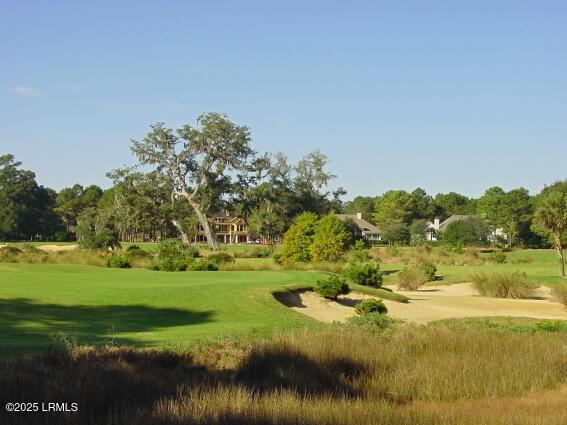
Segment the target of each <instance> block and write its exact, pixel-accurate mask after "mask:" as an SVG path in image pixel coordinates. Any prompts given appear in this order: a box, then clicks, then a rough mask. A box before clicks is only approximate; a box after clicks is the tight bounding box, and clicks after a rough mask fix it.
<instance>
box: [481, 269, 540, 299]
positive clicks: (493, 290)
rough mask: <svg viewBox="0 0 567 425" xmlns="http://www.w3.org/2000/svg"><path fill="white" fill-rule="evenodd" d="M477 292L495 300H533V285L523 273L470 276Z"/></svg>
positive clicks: (534, 286) (535, 286)
mask: <svg viewBox="0 0 567 425" xmlns="http://www.w3.org/2000/svg"><path fill="white" fill-rule="evenodd" d="M471 280H472V282H473V283H474V286H475V288H476V289H477V290H478V292H479V293H480V294H481V295H483V296H487V297H495V298H533V297H534V296H535V289H536V288H537V285H534V284H532V283H530V282H529V281H528V277H527V276H526V274H525V273H521V272H519V271H516V272H513V273H492V274H486V273H477V274H474V275H472V276H471Z"/></svg>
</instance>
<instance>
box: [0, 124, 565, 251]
mask: <svg viewBox="0 0 567 425" xmlns="http://www.w3.org/2000/svg"><path fill="white" fill-rule="evenodd" d="M131 150H132V153H133V154H134V156H135V157H136V159H137V160H138V164H137V165H136V166H134V167H129V168H121V169H116V170H112V171H110V172H109V173H108V174H107V177H108V178H109V179H110V180H111V181H112V185H111V187H109V188H108V189H106V190H103V189H101V188H100V187H98V186H96V185H90V186H89V185H82V184H79V183H77V184H74V185H73V186H70V187H66V188H63V189H62V190H60V191H59V192H56V191H54V190H52V189H49V188H46V187H43V186H41V185H39V184H38V183H37V182H36V178H35V174H34V173H33V172H32V171H29V170H25V169H23V168H22V166H21V163H20V162H18V161H16V160H15V159H14V157H13V155H9V154H7V155H2V156H0V240H2V241H6V240H40V239H41V240H47V241H48V240H73V239H74V238H75V237H76V236H77V235H78V237H79V240H80V242H81V243H82V244H89V242H87V240H90V239H92V240H94V238H95V237H96V236H97V234H98V235H99V239H101V238H103V239H104V238H106V240H107V241H109V244H111V245H112V244H113V243H114V242H113V241H112V240H111V239H112V238H114V239H116V240H121V241H127V242H142V241H160V240H163V239H169V238H180V239H181V240H182V241H183V242H184V243H185V244H186V245H189V244H190V243H191V242H192V241H194V240H195V238H194V236H195V234H196V232H197V229H198V228H199V229H200V230H202V231H204V233H205V235H206V238H207V241H208V242H209V244H210V246H211V248H213V249H216V248H218V242H217V238H216V235H215V228H214V226H212V225H211V224H210V222H211V218H212V217H213V216H214V215H217V214H221V213H225V212H228V213H230V214H232V215H233V216H237V217H241V218H243V219H245V220H246V221H247V223H248V228H249V230H250V231H251V232H252V233H253V234H254V235H257V236H259V237H260V238H261V239H262V240H263V241H266V242H267V243H270V244H274V243H278V242H281V241H282V239H284V240H293V238H294V237H295V236H294V232H297V229H298V226H299V227H301V225H307V224H306V223H303V220H306V221H307V222H309V219H308V218H306V217H308V216H309V215H307V216H305V215H303V216H302V214H303V213H311V214H312V216H311V217H315V219H314V220H315V222H317V223H319V218H321V217H326V216H327V215H329V214H331V213H348V214H356V213H361V214H362V218H364V219H365V220H368V221H370V222H372V223H373V224H375V225H377V226H378V227H379V228H380V229H381V231H382V237H383V239H384V240H386V241H388V242H390V243H396V244H406V243H412V244H421V243H424V242H425V241H426V240H427V237H428V236H429V233H430V232H431V229H430V225H429V224H428V222H430V221H431V222H433V221H434V220H435V219H436V218H437V219H439V220H440V221H443V220H445V219H447V218H449V217H450V216H452V215H471V216H477V217H479V218H481V219H482V220H481V221H482V222H483V225H482V226H481V224H480V222H478V223H476V225H475V226H473V225H472V224H471V223H469V222H467V223H464V224H458V225H455V226H454V227H455V228H454V229H451V230H450V231H449V233H448V234H446V235H444V236H443V237H444V239H445V240H448V239H449V240H453V241H454V242H455V243H463V244H470V243H484V240H485V235H484V233H485V232H487V231H492V232H494V231H495V230H496V229H502V230H503V231H504V233H505V234H506V236H507V238H506V241H505V242H503V243H507V244H509V245H511V246H532V247H542V246H546V247H549V246H555V247H557V245H558V244H559V245H562V244H564V241H565V239H566V236H567V235H566V233H567V230H563V231H561V232H559V239H558V238H557V234H558V233H557V232H558V230H557V223H559V222H560V218H561V217H560V216H559V215H558V214H559V213H558V211H561V208H559V206H558V205H560V203H561V202H562V201H561V200H560V199H559V198H560V197H561V196H562V195H560V193H563V190H564V188H565V186H567V183H565V182H557V183H555V184H553V185H551V186H548V187H546V188H544V189H543V190H542V192H541V193H540V194H538V195H536V196H531V195H530V194H529V192H528V191H527V190H526V189H524V188H521V187H520V188H515V189H512V190H509V191H506V190H504V189H502V188H500V187H498V186H495V187H491V188H489V189H487V190H486V191H485V193H484V194H483V195H482V196H481V197H480V198H478V199H474V198H470V197H468V196H465V195H463V194H460V193H456V192H448V193H438V194H437V195H435V196H432V195H430V194H428V193H427V192H426V191H425V190H424V189H422V188H417V189H415V190H413V191H407V190H402V189H397V190H388V191H386V192H384V193H382V194H381V195H378V196H355V197H354V198H353V199H352V200H351V201H349V202H346V203H344V202H343V201H342V197H343V196H344V195H345V194H346V191H345V190H344V189H343V188H341V187H333V188H332V187H330V186H331V184H332V182H333V181H334V179H335V177H336V176H335V175H334V174H333V173H332V172H331V170H330V161H329V158H328V157H327V156H326V155H325V154H324V153H323V152H321V151H320V150H314V151H312V152H309V153H307V154H306V155H304V156H303V157H302V158H301V159H300V160H299V161H297V163H292V162H290V161H289V159H288V158H287V157H286V156H285V155H284V154H283V153H281V152H277V153H266V154H259V153H258V152H256V150H255V149H254V148H253V146H252V137H251V132H250V129H249V128H248V127H247V126H245V125H239V124H236V123H234V122H233V121H231V120H230V118H229V117H228V116H227V115H225V114H219V113H207V114H202V115H201V116H199V117H198V118H197V120H196V123H195V124H194V125H191V124H186V125H183V126H181V127H179V128H178V129H176V130H173V129H170V128H168V127H166V126H165V124H163V123H157V124H155V125H153V126H152V127H151V130H150V132H149V133H148V134H147V135H146V136H145V137H144V138H142V139H141V140H133V141H132V142H131ZM550 194H553V195H550ZM556 198H557V199H556ZM298 216H300V217H301V218H297V219H296V217H298ZM325 220H326V221H323V220H321V223H326V224H325V226H322V227H321V229H324V228H326V226H327V225H328V226H329V229H331V230H328V231H327V233H328V235H327V236H326V238H330V237H331V236H330V233H332V232H334V231H337V232H339V233H340V229H339V228H342V226H343V225H346V226H347V227H349V226H352V225H353V223H348V222H343V223H342V224H339V223H338V222H336V221H335V220H333V219H326V218H325ZM300 222H301V223H300ZM552 223H555V224H552ZM311 224H312V223H311ZM486 224H488V229H487V226H486ZM309 226H310V225H309ZM309 226H307V228H304V229H302V231H301V232H300V234H301V237H299V239H298V240H297V244H298V245H297V247H296V249H295V248H294V251H293V252H292V253H290V252H288V253H286V255H288V254H289V255H288V257H289V258H290V259H292V260H293V261H303V260H301V259H303V258H311V257H316V258H317V259H321V258H323V257H326V258H331V257H333V255H326V254H325V255H320V254H319V252H320V251H321V249H322V248H320V247H322V246H323V242H322V240H318V242H317V244H315V246H316V247H317V248H313V250H312V249H311V245H312V244H313V239H314V238H315V239H316V237H315V229H314V228H312V227H309ZM101 229H102V230H101ZM348 231H349V233H353V231H352V228H350V227H349V230H348ZM101 232H102V233H101ZM109 232H110V233H112V235H113V236H112V238H110V237H107V236H108V235H109ZM100 235H102V236H100ZM105 235H106V236H105ZM103 236H104V237H103ZM89 238H90V239H89ZM305 238H307V242H309V243H307V245H308V246H309V248H306V239H305ZM338 239H340V237H339V238H338ZM335 242H337V240H335ZM294 243H295V242H293V243H290V244H288V245H289V246H294ZM337 243H338V245H337V246H343V245H344V244H343V242H340V241H339V242H337ZM94 245H100V244H99V243H98V242H97V243H94ZM340 249H341V248H339V249H338V250H339V251H340ZM560 254H561V255H562V253H559V252H558V255H560ZM290 261H291V260H290Z"/></svg>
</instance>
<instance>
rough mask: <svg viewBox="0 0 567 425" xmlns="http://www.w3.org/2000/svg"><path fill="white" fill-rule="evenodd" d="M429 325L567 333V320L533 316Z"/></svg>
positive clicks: (522, 331) (465, 320) (433, 324)
mask: <svg viewBox="0 0 567 425" xmlns="http://www.w3.org/2000/svg"><path fill="white" fill-rule="evenodd" d="M427 326H429V327H433V328H436V327H448V328H453V329H455V328H457V329H458V328H462V327H465V328H468V327H472V328H479V329H486V330H490V331H496V332H514V333H529V334H533V333H536V332H552V333H555V332H558V333H567V321H566V320H541V319H534V318H531V317H474V318H465V319H445V320H437V321H434V322H431V323H429V324H428V325H427Z"/></svg>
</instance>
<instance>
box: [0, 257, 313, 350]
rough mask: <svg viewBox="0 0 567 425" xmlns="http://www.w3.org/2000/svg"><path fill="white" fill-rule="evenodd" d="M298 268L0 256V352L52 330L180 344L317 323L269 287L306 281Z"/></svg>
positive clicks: (34, 344)
mask: <svg viewBox="0 0 567 425" xmlns="http://www.w3.org/2000/svg"><path fill="white" fill-rule="evenodd" d="M320 277H321V275H319V274H317V273H311V272H301V271H265V272H263V271H261V272H240V271H234V272H233V271H226V272H184V273H183V272H182V273H164V272H153V271H149V270H145V269H131V270H121V269H105V268H96V267H90V266H79V265H59V264H6V263H4V264H0V357H7V356H16V355H21V354H25V353H32V352H36V351H40V350H43V349H45V348H46V347H47V346H48V345H50V344H52V343H53V337H52V335H53V334H56V333H59V332H62V333H64V334H66V335H68V336H72V337H76V338H77V339H78V343H80V344H98V345H100V344H107V343H115V344H131V345H134V346H138V347H158V346H159V347H167V348H171V349H173V350H182V349H184V348H186V347H187V345H188V344H191V343H194V342H195V341H196V340H199V339H206V338H210V337H222V336H239V335H244V334H267V333H269V332H272V331H273V330H275V329H279V328H290V327H297V326H317V322H315V321H314V320H312V319H309V318H308V317H306V316H304V315H301V314H297V313H295V312H293V311H291V310H289V309H288V308H287V307H285V306H283V305H282V304H280V303H279V302H277V301H276V300H275V299H274V297H273V296H272V294H271V293H272V292H273V291H275V290H278V289H281V288H284V287H286V286H287V287H289V286H293V287H297V286H302V285H303V286H308V285H312V284H313V283H315V281H316V280H317V279H319V278H320Z"/></svg>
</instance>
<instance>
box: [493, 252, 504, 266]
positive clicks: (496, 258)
mask: <svg viewBox="0 0 567 425" xmlns="http://www.w3.org/2000/svg"><path fill="white" fill-rule="evenodd" d="M506 260H507V258H506V254H504V253H503V252H502V251H494V252H493V253H492V254H491V255H490V261H492V262H493V263H496V264H504V263H506Z"/></svg>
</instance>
